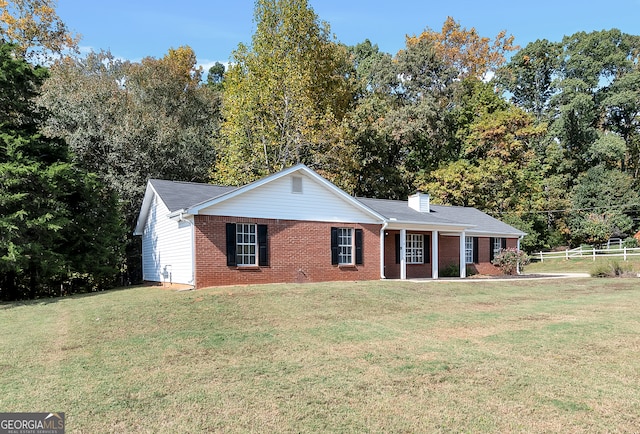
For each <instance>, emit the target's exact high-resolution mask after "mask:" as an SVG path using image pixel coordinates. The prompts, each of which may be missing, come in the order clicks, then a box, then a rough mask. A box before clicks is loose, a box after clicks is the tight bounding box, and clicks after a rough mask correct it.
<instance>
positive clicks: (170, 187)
mask: <svg viewBox="0 0 640 434" xmlns="http://www.w3.org/2000/svg"><path fill="white" fill-rule="evenodd" d="M149 182H150V183H151V185H152V186H153V188H154V190H155V191H156V192H157V193H158V195H159V196H160V198H161V199H162V201H163V202H164V203H165V205H166V206H167V208H168V209H169V211H170V212H173V211H177V210H180V209H187V208H189V207H192V206H194V205H197V204H200V203H202V202H205V201H207V200H211V199H214V198H216V197H219V196H222V195H224V194H226V193H229V192H231V191H234V190H236V189H238V188H239V187H224V186H220V185H211V184H201V183H196V182H180V181H166V180H161V179H152V180H150V181H149ZM356 200H358V201H359V202H360V203H362V204H363V205H365V206H366V207H368V208H369V209H371V210H373V211H375V212H376V213H378V214H380V215H382V216H383V217H385V218H386V219H388V220H390V219H394V220H396V221H397V222H398V223H403V222H404V223H424V224H434V225H438V224H440V225H447V224H449V225H462V226H474V227H473V228H472V229H470V231H472V232H487V233H493V234H504V235H525V233H524V232H522V231H519V230H518V229H516V228H514V227H512V226H509V225H508V224H506V223H503V222H501V221H500V220H497V219H495V218H493V217H491V216H489V215H488V214H485V213H483V212H482V211H479V210H477V209H475V208H466V207H459V206H442V205H431V206H430V209H431V212H429V213H422V212H418V211H416V210H414V209H412V208H410V207H409V204H408V202H407V201H402V200H387V199H369V198H356Z"/></svg>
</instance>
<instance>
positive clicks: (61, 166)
mask: <svg viewBox="0 0 640 434" xmlns="http://www.w3.org/2000/svg"><path fill="white" fill-rule="evenodd" d="M40 3H42V1H41V0H39V1H38V2H35V1H34V0H16V1H14V2H9V3H8V4H7V6H0V8H3V10H2V12H3V13H2V14H1V15H0V37H2V39H3V42H2V49H1V51H0V54H1V56H2V57H1V59H0V69H1V71H0V101H1V102H2V107H3V109H2V113H0V116H1V117H0V188H1V190H0V230H1V231H2V232H1V233H0V241H1V242H0V273H1V276H2V277H1V278H0V298H1V299H19V298H33V297H39V296H46V295H57V294H61V293H70V292H76V291H87V290H96V289H101V288H107V287H110V286H113V285H118V284H122V283H128V282H135V281H137V280H139V279H140V277H141V275H140V265H139V264H140V258H139V255H140V252H139V244H138V243H139V240H136V239H134V238H133V237H132V236H131V235H130V234H131V232H132V228H133V226H134V225H135V222H136V218H137V212H138V210H139V206H140V202H141V200H142V195H143V192H144V188H145V185H146V182H147V180H148V179H149V178H164V179H173V180H185V181H202V182H215V183H221V184H235V185H238V184H244V183H247V182H251V181H253V180H255V179H258V178H260V177H262V176H265V175H267V174H269V173H273V172H275V171H278V170H281V169H283V168H285V167H288V166H290V165H292V164H296V163H298V162H303V163H305V164H307V165H309V166H310V167H312V168H313V169H314V170H316V171H318V172H319V173H321V174H322V175H323V176H326V177H327V178H328V179H330V180H332V181H333V182H334V183H336V184H337V185H339V186H340V187H341V188H343V189H345V190H346V191H348V192H350V193H352V194H354V195H359V196H368V197H378V198H399V199H403V198H406V196H407V195H408V194H409V193H411V192H412V191H415V190H422V191H426V192H428V193H430V194H431V196H432V198H433V200H434V202H439V203H443V204H451V205H465V206H474V207H477V208H480V209H482V210H483V211H486V212H488V213H489V214H491V215H494V216H496V217H498V218H500V219H502V220H504V221H506V222H508V223H510V224H512V225H514V226H516V227H518V228H520V229H522V230H524V231H525V232H527V233H528V234H529V235H528V236H527V237H526V238H525V239H524V240H523V243H522V246H523V248H525V249H526V250H538V249H542V248H550V247H554V246H557V245H578V244H580V243H584V242H588V243H603V242H606V240H607V239H609V238H610V237H612V236H619V237H623V238H627V237H630V236H631V235H633V233H634V232H635V231H637V230H638V217H639V214H640V205H639V202H640V201H639V198H638V193H637V191H638V187H639V177H640V66H639V62H638V59H639V53H640V37H638V36H634V35H627V34H623V33H621V32H620V31H618V30H615V29H613V30H608V31H598V32H591V33H577V34H575V35H571V36H567V37H565V38H564V39H563V40H562V41H557V42H549V41H545V40H539V41H536V42H533V43H531V44H528V45H527V46H526V47H524V48H520V47H516V46H514V44H513V37H512V36H508V35H507V34H506V33H505V32H502V33H500V34H498V35H496V36H495V37H494V38H493V39H491V38H487V37H483V36H480V35H478V34H477V32H476V31H475V30H474V29H473V28H472V29H466V28H463V27H462V26H461V25H460V24H459V23H457V22H456V21H455V20H453V19H452V18H449V19H448V20H447V21H446V22H445V23H444V25H443V27H442V29H441V30H437V31H436V30H432V29H429V28H427V29H426V30H425V31H424V32H423V33H422V34H420V35H416V36H413V37H408V38H407V41H406V46H405V48H403V49H402V50H401V51H400V52H398V53H396V54H394V55H392V54H390V53H384V52H381V51H380V50H379V49H378V47H377V46H376V45H375V44H374V43H372V42H370V41H369V40H366V41H364V42H362V43H360V44H358V45H356V46H352V47H348V46H344V45H342V44H340V43H339V42H337V41H336V40H335V39H334V38H333V37H332V36H331V32H330V28H329V25H328V24H327V23H325V22H323V21H321V20H320V19H319V17H318V16H317V15H316V14H315V13H314V11H313V10H312V9H311V8H310V7H309V6H308V4H307V2H306V1H304V0H257V1H256V5H255V22H256V24H257V27H256V32H255V34H254V35H253V38H252V42H251V44H250V45H249V46H245V45H243V44H240V45H239V46H238V48H237V50H235V51H234V52H233V53H232V59H231V63H230V66H229V68H228V70H226V71H225V68H224V66H223V65H221V64H216V66H215V67H213V68H211V70H210V71H209V74H208V75H207V77H206V78H205V77H204V74H203V71H202V69H201V68H199V67H198V66H197V64H196V57H195V53H194V52H193V51H192V50H191V49H190V48H189V47H180V48H177V49H171V50H169V51H168V53H167V55H166V56H164V57H163V58H160V59H155V58H145V59H143V60H142V61H140V62H129V61H124V60H120V59H116V58H114V57H113V56H112V55H111V54H110V53H109V52H98V53H90V54H88V55H85V56H81V55H79V54H77V53H75V54H73V49H74V47H75V44H76V43H77V37H75V36H74V35H71V34H70V33H69V32H68V31H67V29H66V27H65V26H64V24H63V23H62V22H61V21H60V20H59V18H58V17H57V16H56V15H55V8H52V7H51V8H49V9H42V8H40V9H38V7H37V6H38V4H40ZM44 3H46V4H48V5H50V6H55V4H54V3H53V1H48V2H47V1H45V2H44ZM29 8H31V9H29ZM25 11H27V12H28V11H30V13H31V15H29V14H27V13H25ZM21 14H22V15H21ZM38 14H40V15H38ZM43 14H45V15H46V16H45V17H44V18H43V17H42V15H43ZM19 16H22V17H23V18H25V16H26V18H25V19H23V20H20V19H17V18H19ZM28 17H32V19H34V20H35V21H37V22H39V23H43V22H44V23H48V26H46V25H41V26H40V27H39V32H40V35H41V36H40V37H38V38H34V37H32V36H31V37H30V36H29V35H31V34H30V33H28V32H27V31H26V30H27V29H30V28H32V27H29V26H28V25H27V23H28ZM45 18H46V19H45ZM69 50H71V52H72V55H69ZM42 59H49V63H48V65H50V66H49V67H48V68H43V67H39V66H34V65H36V64H38V63H42ZM5 107H6V109H5ZM629 242H630V243H631V242H632V241H629Z"/></svg>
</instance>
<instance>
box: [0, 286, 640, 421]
mask: <svg viewBox="0 0 640 434" xmlns="http://www.w3.org/2000/svg"><path fill="white" fill-rule="evenodd" d="M0 345H1V346H2V352H1V353H0V369H1V370H2V371H1V372H2V375H1V376H0V409H1V411H11V412H18V411H20V412H48V411H57V412H65V413H66V418H67V432H68V433H75V432H83V433H106V432H114V433H115V432H117V433H162V432H166V433H176V432H190V433H195V432H225V433H228V432H303V433H304V432H385V433H387V432H616V431H617V432H633V431H636V430H637V429H638V426H640V285H639V284H638V279H574V280H566V279H563V280H544V281H543V280H535V279H524V280H513V281H508V282H495V281H480V280H474V281H472V280H469V281H466V282H458V281H441V282H429V281H425V282H420V283H415V282H399V281H395V282H345V283H324V284H306V285H266V286H248V287H227V288H211V289H207V290H200V291H186V292H177V291H172V290H167V289H162V288H158V287H137V288H129V289H123V290H116V291H110V292H105V293H99V294H93V295H85V296H75V297H68V298H63V299H52V300H44V301H37V302H30V303H15V304H2V305H0Z"/></svg>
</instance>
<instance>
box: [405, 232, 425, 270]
mask: <svg viewBox="0 0 640 434" xmlns="http://www.w3.org/2000/svg"><path fill="white" fill-rule="evenodd" d="M405 250H406V252H407V253H406V260H407V264H424V236H423V235H422V234H407V239H406V245H405Z"/></svg>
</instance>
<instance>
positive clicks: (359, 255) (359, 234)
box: [355, 229, 364, 265]
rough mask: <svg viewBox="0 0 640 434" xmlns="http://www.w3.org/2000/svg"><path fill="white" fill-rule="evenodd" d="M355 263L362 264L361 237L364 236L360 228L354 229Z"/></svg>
mask: <svg viewBox="0 0 640 434" xmlns="http://www.w3.org/2000/svg"><path fill="white" fill-rule="evenodd" d="M355 233H356V265H362V263H363V258H362V241H363V240H362V238H363V237H364V233H363V231H362V229H356V230H355Z"/></svg>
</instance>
